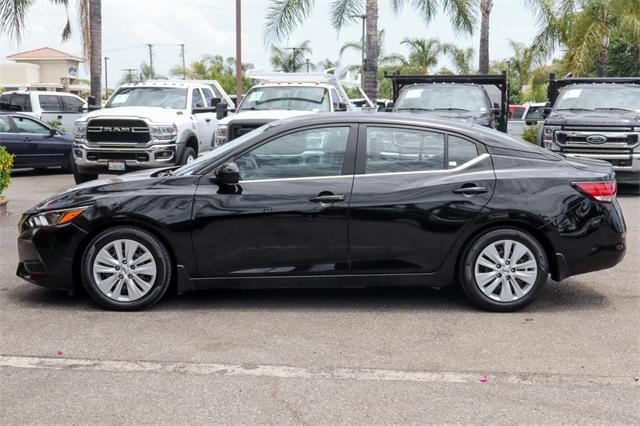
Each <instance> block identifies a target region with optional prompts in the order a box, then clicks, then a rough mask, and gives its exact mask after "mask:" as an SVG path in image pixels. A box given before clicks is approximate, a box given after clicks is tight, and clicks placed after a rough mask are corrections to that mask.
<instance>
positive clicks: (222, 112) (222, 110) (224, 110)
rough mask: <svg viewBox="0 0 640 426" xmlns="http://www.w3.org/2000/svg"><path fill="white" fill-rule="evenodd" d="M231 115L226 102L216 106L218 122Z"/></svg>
mask: <svg viewBox="0 0 640 426" xmlns="http://www.w3.org/2000/svg"><path fill="white" fill-rule="evenodd" d="M228 113H229V111H228V106H227V103H226V102H220V103H218V105H216V118H217V119H218V120H222V119H223V118H225V117H226V116H227V114H228Z"/></svg>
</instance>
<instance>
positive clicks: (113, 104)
mask: <svg viewBox="0 0 640 426" xmlns="http://www.w3.org/2000/svg"><path fill="white" fill-rule="evenodd" d="M223 101H224V103H225V104H229V103H230V102H231V100H230V99H229V97H228V96H227V94H226V93H225V92H224V90H223V89H222V87H221V86H220V85H219V84H217V82H210V81H208V82H197V81H188V80H186V81H185V80H180V81H170V80H158V81H147V82H145V83H138V84H132V85H124V86H121V87H120V88H118V90H116V91H115V93H114V94H113V95H112V96H111V98H110V99H109V100H108V101H107V103H106V104H105V106H104V108H102V109H99V110H97V111H92V112H90V113H89V114H87V115H85V116H84V117H82V118H80V119H78V120H77V121H76V123H75V129H74V134H73V136H74V145H73V157H74V163H75V164H74V167H73V171H74V177H75V180H76V183H81V182H86V181H89V180H93V179H96V178H97V177H98V174H100V173H126V172H128V171H133V170H139V169H148V168H155V167H166V166H170V165H174V164H185V163H188V162H190V161H192V160H193V159H195V158H196V156H197V155H198V154H199V153H202V152H205V151H208V150H209V149H211V146H212V145H213V137H214V132H215V128H216V124H217V119H216V106H217V105H218V104H219V103H222V102H223Z"/></svg>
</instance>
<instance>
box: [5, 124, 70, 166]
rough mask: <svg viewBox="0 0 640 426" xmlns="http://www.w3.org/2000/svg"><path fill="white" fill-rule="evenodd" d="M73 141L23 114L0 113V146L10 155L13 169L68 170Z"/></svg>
mask: <svg viewBox="0 0 640 426" xmlns="http://www.w3.org/2000/svg"><path fill="white" fill-rule="evenodd" d="M72 145H73V138H72V137H71V136H69V135H64V134H62V133H60V131H58V130H56V129H54V128H53V127H51V126H49V125H48V124H45V123H43V122H42V121H40V120H37V119H35V118H33V117H30V116H28V115H26V114H19V113H2V112H0V146H4V147H5V148H7V151H8V152H9V153H10V154H14V155H15V157H14V159H13V167H14V168H16V169H20V168H36V169H41V168H42V169H44V168H47V167H62V168H64V169H67V170H70V169H71V167H72V159H71V147H72Z"/></svg>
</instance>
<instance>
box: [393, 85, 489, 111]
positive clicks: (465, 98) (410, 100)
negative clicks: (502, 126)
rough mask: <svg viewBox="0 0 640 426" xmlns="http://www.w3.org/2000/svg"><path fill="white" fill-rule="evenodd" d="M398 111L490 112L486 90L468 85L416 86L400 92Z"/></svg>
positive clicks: (397, 103) (397, 104)
mask: <svg viewBox="0 0 640 426" xmlns="http://www.w3.org/2000/svg"><path fill="white" fill-rule="evenodd" d="M396 109H397V110H398V111H411V110H419V111H420V110H424V111H448V110H451V111H474V112H488V109H489V103H488V100H487V96H486V94H485V92H484V89H483V88H482V87H480V86H471V85H468V84H433V85H415V86H409V87H407V88H405V89H404V90H403V91H402V92H400V96H398V101H397V102H396Z"/></svg>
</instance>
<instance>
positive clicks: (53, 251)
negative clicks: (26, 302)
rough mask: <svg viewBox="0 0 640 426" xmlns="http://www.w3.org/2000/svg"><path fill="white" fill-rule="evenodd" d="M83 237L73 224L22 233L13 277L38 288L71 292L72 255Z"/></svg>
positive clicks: (81, 231) (72, 280)
mask: <svg viewBox="0 0 640 426" xmlns="http://www.w3.org/2000/svg"><path fill="white" fill-rule="evenodd" d="M85 236H86V233H85V232H84V231H83V230H81V229H80V228H78V227H77V226H76V225H74V224H67V225H62V226H52V227H47V228H39V229H27V230H23V231H22V232H21V233H20V236H19V237H18V259H19V260H18V268H17V271H16V275H18V277H20V278H22V279H24V280H26V281H28V282H30V283H32V284H36V285H39V286H42V287H47V288H53V289H59V290H73V288H74V279H73V278H74V276H75V274H74V270H73V264H74V256H75V253H76V251H77V249H78V247H79V246H80V243H81V242H82V240H83V239H84V237H85Z"/></svg>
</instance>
